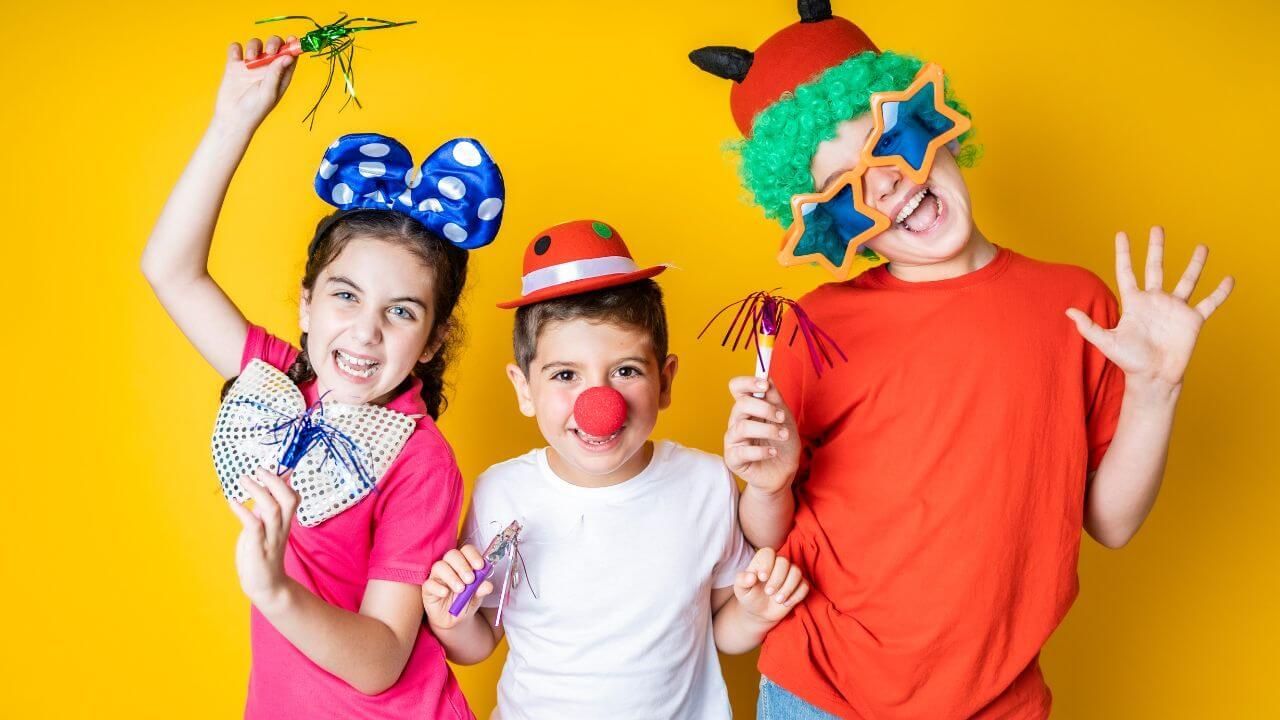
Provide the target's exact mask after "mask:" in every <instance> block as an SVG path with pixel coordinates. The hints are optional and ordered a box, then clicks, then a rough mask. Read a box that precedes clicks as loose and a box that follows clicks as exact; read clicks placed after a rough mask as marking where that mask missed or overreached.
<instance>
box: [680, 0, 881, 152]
mask: <svg viewBox="0 0 1280 720" xmlns="http://www.w3.org/2000/svg"><path fill="white" fill-rule="evenodd" d="M796 5H797V8H798V10H799V12H800V22H798V23H795V24H793V25H788V26H787V27H785V28H783V29H781V30H779V31H778V32H776V33H774V34H773V35H772V36H771V37H770V38H769V39H768V40H765V41H764V43H763V44H761V45H760V47H758V48H756V51H755V52H754V53H753V52H751V51H750V50H743V49H742V48H736V47H725V46H722V45H716V46H711V47H704V48H700V49H698V50H694V51H693V52H691V53H689V59H690V60H692V61H693V64H694V65H697V66H698V67H700V68H702V69H703V70H706V71H707V72H709V73H711V74H712V75H715V76H717V77H722V78H725V79H726V80H732V81H733V82H734V85H733V89H732V90H730V91H729V107H730V109H731V110H732V112H733V121H734V122H735V123H737V125H738V130H740V131H741V132H742V135H743V136H744V137H751V125H752V123H753V122H754V121H755V118H756V115H758V114H759V113H760V111H762V110H764V109H765V108H767V107H769V106H770V105H772V104H774V103H775V102H777V101H778V99H779V98H781V97H782V95H783V93H787V92H791V91H792V90H795V89H796V88H797V87H798V86H800V85H803V84H804V83H806V82H808V81H810V80H812V79H813V78H815V77H817V75H819V74H820V73H821V72H822V71H824V70H826V69H828V68H832V67H835V66H836V65H839V64H840V63H842V62H844V61H845V60H848V59H849V58H851V57H853V56H854V55H858V54H860V53H863V52H867V51H868V50H869V51H871V52H880V50H879V48H877V47H876V45H875V43H873V42H871V38H869V37H867V34H866V33H864V32H862V30H861V29H860V28H859V27H858V26H857V25H854V24H853V23H851V22H849V21H848V20H845V19H844V18H842V17H833V16H832V15H831V2H830V0H799V2H797V3H796Z"/></svg>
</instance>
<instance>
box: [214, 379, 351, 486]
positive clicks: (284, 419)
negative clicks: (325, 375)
mask: <svg viewBox="0 0 1280 720" xmlns="http://www.w3.org/2000/svg"><path fill="white" fill-rule="evenodd" d="M235 402H237V403H239V404H243V405H251V406H253V407H256V408H258V409H259V410H262V411H263V412H266V413H269V414H273V415H276V416H277V417H278V418H279V422H278V423H276V424H275V425H273V426H270V427H268V428H267V432H268V433H269V434H270V435H271V439H269V440H264V441H263V444H264V445H279V446H280V456H279V460H278V461H277V464H278V466H279V468H278V470H277V471H276V474H277V475H283V474H284V473H286V472H288V471H290V470H292V469H294V468H295V467H297V466H298V463H299V462H301V461H302V458H304V457H306V456H307V453H309V452H311V451H312V450H313V449H315V448H316V447H317V446H322V447H323V448H324V457H323V458H322V459H321V460H320V467H324V465H325V463H328V462H335V463H337V464H338V465H339V466H341V467H342V468H343V469H344V470H346V471H347V472H348V473H350V474H352V475H354V476H355V477H356V479H357V480H358V481H359V482H360V489H361V490H363V489H365V488H367V487H372V486H373V480H372V478H370V477H369V471H368V470H366V469H365V466H364V463H362V462H360V455H361V453H362V450H361V448H360V445H359V444H357V443H356V441H355V440H353V439H351V437H350V436H349V435H347V434H346V433H344V432H342V431H341V430H339V429H338V428H336V427H334V426H333V425H331V424H330V423H329V422H328V421H326V420H325V418H324V398H323V397H321V398H320V399H318V400H316V401H315V403H313V404H312V405H311V407H309V408H307V409H306V410H304V411H303V412H302V413H300V414H298V415H288V414H287V413H282V412H280V411H279V410H277V409H275V408H273V407H270V406H268V405H265V404H263V403H261V402H258V401H256V400H248V399H240V400H236V401H235Z"/></svg>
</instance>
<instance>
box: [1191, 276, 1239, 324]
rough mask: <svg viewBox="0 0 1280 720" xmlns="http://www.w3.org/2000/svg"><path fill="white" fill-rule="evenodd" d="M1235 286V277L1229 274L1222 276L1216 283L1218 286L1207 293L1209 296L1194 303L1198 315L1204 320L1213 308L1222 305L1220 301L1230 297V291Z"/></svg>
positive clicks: (1222, 301) (1211, 312)
mask: <svg viewBox="0 0 1280 720" xmlns="http://www.w3.org/2000/svg"><path fill="white" fill-rule="evenodd" d="M1235 286H1236V279H1235V278H1233V277H1231V276H1230V275H1228V276H1226V277H1224V278H1222V282H1220V283H1218V287H1217V288H1215V289H1214V291H1213V292H1211V293H1209V297H1207V298H1205V299H1203V300H1201V301H1200V302H1198V303H1196V312H1198V313H1200V317H1202V318H1204V319H1205V320H1208V319H1209V316H1210V315H1212V314H1213V312H1214V311H1215V310H1217V309H1218V308H1220V307H1222V303H1224V302H1226V301H1227V298H1228V297H1231V291H1232V289H1234V288H1235Z"/></svg>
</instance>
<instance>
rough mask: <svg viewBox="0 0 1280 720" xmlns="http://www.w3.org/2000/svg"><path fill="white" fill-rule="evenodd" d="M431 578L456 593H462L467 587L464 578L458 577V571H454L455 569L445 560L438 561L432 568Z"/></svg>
mask: <svg viewBox="0 0 1280 720" xmlns="http://www.w3.org/2000/svg"><path fill="white" fill-rule="evenodd" d="M431 578H432V579H435V580H436V581H438V582H440V583H442V584H444V585H445V586H446V587H448V588H449V589H450V590H451V591H453V592H455V593H460V592H462V590H463V588H465V587H466V585H467V584H466V583H465V582H463V581H462V578H461V577H459V576H458V571H456V570H454V569H453V567H452V566H451V565H449V563H447V562H445V561H444V560H437V561H436V563H435V564H434V565H432V566H431Z"/></svg>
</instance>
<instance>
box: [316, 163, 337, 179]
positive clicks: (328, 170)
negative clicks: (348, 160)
mask: <svg viewBox="0 0 1280 720" xmlns="http://www.w3.org/2000/svg"><path fill="white" fill-rule="evenodd" d="M336 172H338V166H337V165H334V164H333V163H331V162H329V161H328V160H321V161H320V177H322V178H324V179H325V180H328V179H329V178H331V177H333V174H334V173H336Z"/></svg>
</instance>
